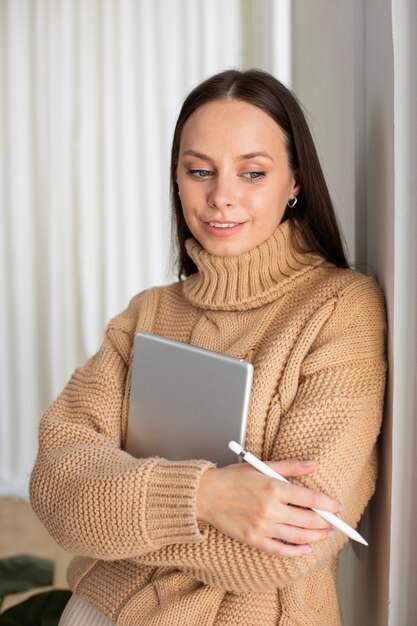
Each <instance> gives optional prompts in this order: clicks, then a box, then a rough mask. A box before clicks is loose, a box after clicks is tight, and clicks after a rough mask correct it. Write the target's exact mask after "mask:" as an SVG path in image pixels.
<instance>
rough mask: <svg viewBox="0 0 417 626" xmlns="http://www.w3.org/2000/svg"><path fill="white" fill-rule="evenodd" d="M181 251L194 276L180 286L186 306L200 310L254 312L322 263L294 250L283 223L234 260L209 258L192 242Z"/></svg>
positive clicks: (316, 257) (319, 258)
mask: <svg viewBox="0 0 417 626" xmlns="http://www.w3.org/2000/svg"><path fill="white" fill-rule="evenodd" d="M185 247H186V250H187V253H188V255H189V256H190V257H191V258H192V260H193V261H194V263H195V264H196V266H197V267H198V272H196V273H195V274H192V275H191V276H190V277H189V278H187V279H186V280H185V281H184V282H183V293H184V296H185V297H186V298H187V300H188V301H189V302H191V303H192V304H194V305H195V306H198V307H200V308H204V309H217V310H223V311H237V310H246V309H254V308H256V307H259V306H262V305H264V304H267V303H268V302H272V301H273V300H276V299H277V298H278V297H279V296H280V295H281V294H282V293H283V292H284V291H285V290H286V289H287V288H288V286H289V285H290V283H291V282H292V281H293V280H294V279H295V278H297V277H298V276H300V275H302V274H304V273H305V272H307V271H309V270H310V269H311V268H312V267H315V266H317V265H320V264H322V263H324V262H325V259H324V258H323V257H322V256H320V255H319V254H316V253H303V254H301V253H299V252H297V251H296V250H295V248H294V245H293V241H292V236H291V223H290V220H287V221H285V222H283V223H282V224H280V225H279V226H278V228H277V229H276V231H275V232H274V233H273V234H272V235H271V236H270V237H269V238H268V239H267V240H266V241H263V242H262V243H261V244H259V245H258V246H257V247H256V248H253V249H252V250H249V251H248V252H245V253H243V254H240V255H238V256H231V257H225V256H215V255H213V254H209V253H208V252H206V250H204V248H203V247H202V246H201V245H200V244H199V243H198V242H197V241H196V240H195V239H187V240H186V242H185Z"/></svg>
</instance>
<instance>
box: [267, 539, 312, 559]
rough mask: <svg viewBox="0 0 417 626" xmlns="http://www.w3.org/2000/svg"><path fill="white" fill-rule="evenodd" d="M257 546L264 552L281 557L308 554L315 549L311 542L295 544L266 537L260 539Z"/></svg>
mask: <svg viewBox="0 0 417 626" xmlns="http://www.w3.org/2000/svg"><path fill="white" fill-rule="evenodd" d="M256 547H257V548H259V549H260V550H263V551H264V552H267V553H268V554H271V555H273V556H281V557H296V556H298V557H300V556H306V555H308V554H310V553H311V552H312V550H313V548H312V546H310V545H309V544H300V545H293V544H289V543H283V542H282V541H279V540H277V539H269V538H266V537H265V538H263V539H262V540H261V541H259V543H258V544H257V545H256Z"/></svg>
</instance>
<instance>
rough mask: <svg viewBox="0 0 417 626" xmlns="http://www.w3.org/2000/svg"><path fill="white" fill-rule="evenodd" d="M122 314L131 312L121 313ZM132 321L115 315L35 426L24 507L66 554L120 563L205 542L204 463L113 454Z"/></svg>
mask: <svg viewBox="0 0 417 626" xmlns="http://www.w3.org/2000/svg"><path fill="white" fill-rule="evenodd" d="M128 311H129V310H128ZM134 323H135V321H134V320H132V319H130V320H129V316H127V317H124V316H123V315H122V316H120V318H119V319H118V322H117V323H115V322H114V320H113V322H111V323H110V324H109V326H108V328H107V330H106V334H105V338H104V342H103V345H102V347H101V349H100V350H99V352H98V353H97V354H96V355H95V356H93V357H92V358H91V359H90V360H89V361H88V362H87V363H86V365H85V366H84V367H82V368H79V369H77V370H76V371H75V373H74V374H73V376H72V377H71V379H70V381H69V383H68V385H67V386H66V387H65V389H64V391H63V392H62V393H61V395H60V396H59V397H58V398H57V399H56V401H55V402H54V403H53V404H52V405H51V406H50V408H49V409H48V410H47V411H46V413H45V415H44V416H43V418H42V420H41V424H40V435H39V451H38V456H37V459H36V463H35V466H34V469H33V472H32V475H31V480H30V499H31V504H32V507H33V509H34V510H35V512H36V513H37V515H38V516H39V518H40V519H41V520H42V522H43V523H44V525H45V526H46V528H47V529H48V530H49V532H50V533H51V535H52V536H53V537H54V538H55V540H56V541H57V542H58V543H59V544H60V545H61V546H62V547H63V548H64V549H66V550H68V551H69V552H73V553H77V554H80V555H84V556H90V557H94V558H101V559H123V558H129V557H132V556H137V555H140V554H144V553H146V552H148V551H150V550H155V549H159V548H161V547H162V546H164V545H166V544H169V543H174V542H177V543H185V544H187V542H190V541H191V542H198V541H201V540H202V539H203V538H204V535H203V534H202V533H201V532H200V528H199V526H198V524H197V522H196V515H195V501H196V494H197V488H198V483H199V478H200V475H201V473H202V472H203V471H204V470H205V469H207V468H208V467H213V464H211V463H209V462H207V461H185V462H169V461H166V460H164V459H156V458H153V459H135V458H133V457H132V456H130V455H129V454H127V453H126V452H124V451H123V450H121V449H120V444H121V433H122V425H121V421H122V420H121V416H122V407H123V400H124V394H125V384H126V376H127V371H128V363H129V358H130V352H131V346H132V339H133V334H134V331H132V327H133V328H134Z"/></svg>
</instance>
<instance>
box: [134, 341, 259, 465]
mask: <svg viewBox="0 0 417 626" xmlns="http://www.w3.org/2000/svg"><path fill="white" fill-rule="evenodd" d="M252 377H253V365H252V364H251V363H249V362H248V361H243V360H240V359H236V358H233V357H230V356H226V355H224V354H219V353H217V352H212V351H210V350H203V349H201V348H196V347H195V346H191V345H189V344H186V343H181V342H178V341H172V340H170V339H166V338H165V337H160V336H158V335H153V334H150V333H138V334H137V335H136V337H135V340H134V356H133V370H132V385H131V393H130V404H129V421H128V427H127V440H126V451H127V452H129V453H130V454H132V455H133V456H135V457H138V458H147V457H154V456H158V457H163V458H167V459H170V460H184V459H207V460H209V461H212V462H214V463H217V465H218V466H225V465H229V464H230V463H236V455H235V454H233V452H231V451H230V450H229V448H228V446H227V444H228V443H229V441H230V440H234V441H237V442H238V443H240V444H241V445H242V446H244V444H245V434H246V422H247V415H248V410H249V400H250V391H251V385H252Z"/></svg>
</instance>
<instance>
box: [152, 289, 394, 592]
mask: <svg viewBox="0 0 417 626" xmlns="http://www.w3.org/2000/svg"><path fill="white" fill-rule="evenodd" d="M385 335H386V322H385V308H384V302H383V297H382V294H381V292H380V290H379V288H378V287H377V285H376V283H375V282H374V281H373V280H372V279H363V280H361V281H358V283H356V284H354V285H353V286H352V287H350V288H348V289H346V290H345V292H344V293H342V294H341V295H340V297H339V298H338V300H337V301H336V303H335V304H334V309H333V312H332V314H331V315H330V316H329V318H328V319H327V321H326V322H325V324H324V325H323V326H322V328H321V330H320V332H319V333H318V334H317V336H316V338H315V340H314V342H313V344H312V346H311V349H310V350H309V352H308V354H307V355H306V357H305V358H304V360H303V361H302V363H301V366H300V370H299V379H298V380H299V382H298V388H297V391H296V394H295V398H294V399H293V401H292V402H291V404H290V406H289V407H288V409H287V410H286V411H284V414H283V415H281V416H280V415H279V412H280V410H279V408H277V406H278V404H281V406H282V404H283V402H284V403H285V395H286V394H287V395H289V392H288V390H285V389H280V394H281V402H280V403H277V404H276V405H275V407H274V406H273V407H272V408H271V411H270V414H269V417H268V419H280V427H279V431H278V435H277V438H276V440H275V442H274V444H273V446H272V454H271V459H272V460H282V459H287V458H298V459H301V460H302V459H313V460H316V461H317V462H318V468H317V469H316V471H315V472H313V474H311V475H309V476H306V477H303V478H301V479H298V481H295V480H294V481H293V482H298V483H299V484H303V485H305V486H307V487H310V488H313V489H316V490H319V491H321V492H324V493H327V494H329V495H331V496H333V497H335V498H338V499H339V500H340V501H341V502H342V503H343V505H344V510H343V513H342V514H341V517H342V519H344V520H345V521H346V522H347V523H348V524H350V525H352V526H353V527H355V526H356V525H357V523H358V521H359V519H360V517H361V515H362V513H363V511H364V508H365V506H366V504H367V503H368V501H369V499H370V497H371V495H372V493H373V491H374V487H375V480H376V469H377V463H376V446H375V443H376V439H377V436H378V433H379V430H380V424H381V419H382V411H383V397H384V388H385V370H386V362H385ZM275 412H276V413H275ZM347 540H348V539H347V537H346V536H345V535H344V534H342V533H341V532H340V531H336V533H335V535H334V537H333V538H330V539H327V540H325V541H322V542H318V543H315V544H313V551H312V553H311V554H309V555H305V556H303V557H293V558H288V557H276V556H271V555H268V554H267V553H265V552H263V551H261V550H259V549H257V548H254V547H252V546H249V545H247V544H244V543H241V542H239V541H237V540H235V539H232V538H230V537H228V536H226V535H224V534H222V533H221V532H220V531H218V530H217V529H215V528H212V527H209V533H208V535H207V537H206V539H205V540H204V541H203V542H202V543H200V544H189V545H170V546H167V547H165V548H164V549H162V550H160V551H157V552H154V553H153V554H149V555H148V556H146V557H145V558H144V559H140V561H141V562H143V563H147V564H152V563H153V564H160V565H162V564H164V565H173V566H176V567H179V568H181V569H182V570H183V571H184V572H187V573H189V574H190V575H192V576H193V577H194V578H196V579H198V580H200V581H202V582H204V583H206V584H209V585H211V586H214V587H218V588H221V589H223V590H226V591H231V592H234V593H248V592H265V591H268V590H274V589H277V588H283V587H285V586H287V585H290V584H292V583H294V582H296V581H298V580H300V579H301V578H304V577H305V576H308V575H309V574H311V573H312V572H313V571H314V570H315V569H317V568H319V567H320V566H322V565H323V564H324V563H326V562H328V561H330V560H331V559H333V558H334V557H336V556H337V554H338V552H339V551H340V550H341V548H342V547H343V545H344V543H345V542H346V541H347Z"/></svg>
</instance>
